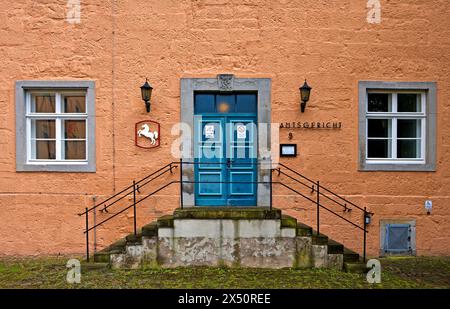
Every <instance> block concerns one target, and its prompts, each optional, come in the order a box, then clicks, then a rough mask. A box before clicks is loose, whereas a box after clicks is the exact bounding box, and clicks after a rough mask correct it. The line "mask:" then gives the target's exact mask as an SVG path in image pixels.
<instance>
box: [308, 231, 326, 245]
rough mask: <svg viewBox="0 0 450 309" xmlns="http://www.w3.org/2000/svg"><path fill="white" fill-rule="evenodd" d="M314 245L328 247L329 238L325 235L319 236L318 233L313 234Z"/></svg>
mask: <svg viewBox="0 0 450 309" xmlns="http://www.w3.org/2000/svg"><path fill="white" fill-rule="evenodd" d="M312 244H313V245H321V246H324V245H328V236H327V235H324V234H319V235H317V232H316V231H313V232H312Z"/></svg>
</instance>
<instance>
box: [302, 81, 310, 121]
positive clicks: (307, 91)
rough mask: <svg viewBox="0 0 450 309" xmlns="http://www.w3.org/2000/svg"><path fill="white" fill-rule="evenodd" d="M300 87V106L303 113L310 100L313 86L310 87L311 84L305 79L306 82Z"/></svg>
mask: <svg viewBox="0 0 450 309" xmlns="http://www.w3.org/2000/svg"><path fill="white" fill-rule="evenodd" d="M299 89H300V99H301V101H302V102H301V104H300V108H301V111H302V113H304V112H305V107H306V102H308V101H309V95H310V94H311V89H312V88H311V87H309V85H308V84H307V83H306V79H305V83H304V84H303V86H301V87H300V88H299Z"/></svg>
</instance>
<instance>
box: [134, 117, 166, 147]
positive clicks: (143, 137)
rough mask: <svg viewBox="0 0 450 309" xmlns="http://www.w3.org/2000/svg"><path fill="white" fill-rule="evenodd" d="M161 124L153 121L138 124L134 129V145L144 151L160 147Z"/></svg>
mask: <svg viewBox="0 0 450 309" xmlns="http://www.w3.org/2000/svg"><path fill="white" fill-rule="evenodd" d="M160 140H161V134H160V124H159V123H158V122H156V121H152V120H143V121H139V122H137V123H136V125H135V128H134V143H135V145H136V146H138V147H140V148H144V149H150V148H155V147H158V146H159V145H160Z"/></svg>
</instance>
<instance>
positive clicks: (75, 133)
mask: <svg viewBox="0 0 450 309" xmlns="http://www.w3.org/2000/svg"><path fill="white" fill-rule="evenodd" d="M64 138H86V121H85V120H65V121H64Z"/></svg>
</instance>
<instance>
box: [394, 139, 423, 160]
mask: <svg viewBox="0 0 450 309" xmlns="http://www.w3.org/2000/svg"><path fill="white" fill-rule="evenodd" d="M420 144H421V140H420V139H418V140H415V139H414V140H401V139H399V140H397V158H410V159H411V158H420V157H421V151H420Z"/></svg>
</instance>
